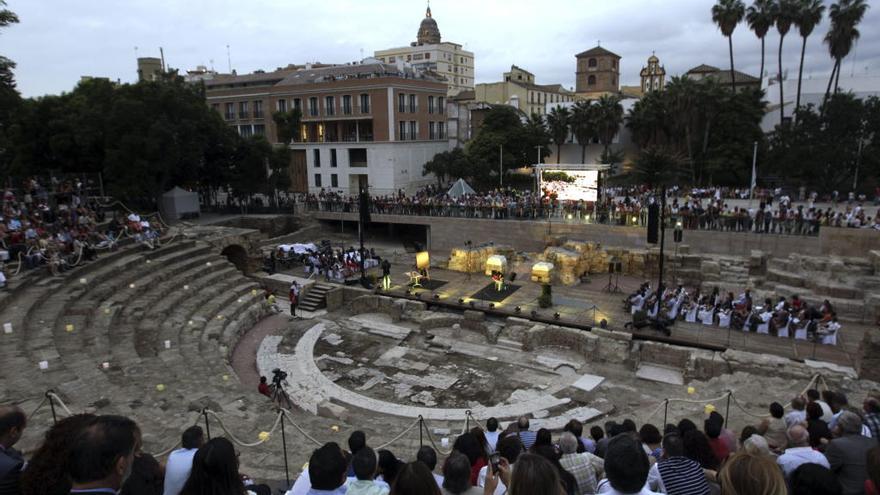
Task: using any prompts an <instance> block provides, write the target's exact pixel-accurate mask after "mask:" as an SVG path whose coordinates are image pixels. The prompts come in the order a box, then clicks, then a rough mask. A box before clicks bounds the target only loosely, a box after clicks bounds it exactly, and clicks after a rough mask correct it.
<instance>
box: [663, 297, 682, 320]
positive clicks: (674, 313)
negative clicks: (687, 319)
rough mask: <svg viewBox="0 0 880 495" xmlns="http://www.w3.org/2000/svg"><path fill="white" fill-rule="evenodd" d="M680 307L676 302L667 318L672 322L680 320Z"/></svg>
mask: <svg viewBox="0 0 880 495" xmlns="http://www.w3.org/2000/svg"><path fill="white" fill-rule="evenodd" d="M678 306H679V303H678V302H677V301H676V303H675V304H673V305H672V309H670V310H669V312H668V313H666V316H667V317H669V319H670V320H673V321H675V319H676V318H678Z"/></svg>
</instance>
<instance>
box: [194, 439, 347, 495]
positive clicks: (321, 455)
mask: <svg viewBox="0 0 880 495" xmlns="http://www.w3.org/2000/svg"><path fill="white" fill-rule="evenodd" d="M209 443H210V442H209ZM199 453H201V449H200V450H199ZM196 457H197V458H198V454H196ZM193 468H195V464H194V465H193ZM347 470H348V462H347V461H346V459H345V454H344V453H343V452H342V449H341V448H339V444H337V443H336V442H328V443H325V444H324V445H322V446H321V447H319V448H317V449H315V450H314V451H312V455H311V457H309V464H308V471H307V474H308V476H307V479H306V481H307V484H306V486H307V487H308V489H305V488H304V487H301V486H299V485H301V482H300V480H297V482H296V484H294V486H293V488H291V489H290V491H288V492H287V493H288V494H290V493H307V494H310V495H320V494H327V495H331V494H343V493H345V491H346V489H345V482H346V476H345V473H346V471H347ZM302 478H303V477H300V479H302ZM190 479H192V478H190ZM183 495H188V494H186V493H184V494H183Z"/></svg>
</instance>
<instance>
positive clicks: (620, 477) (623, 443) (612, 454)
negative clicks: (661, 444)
mask: <svg viewBox="0 0 880 495" xmlns="http://www.w3.org/2000/svg"><path fill="white" fill-rule="evenodd" d="M650 468H651V465H650V462H649V461H648V456H647V455H646V454H645V451H644V449H642V445H641V442H637V441H636V440H635V439H634V438H633V437H632V436H630V435H627V434H621V435H617V436H616V437H614V438H612V439H611V440H610V441H609V442H608V448H607V450H606V451H605V477H606V479H604V480H602V481H601V482H600V483H599V487H598V490H597V493H607V494H609V495H655V494H657V492H654V491H651V490H650V489H649V488H648V486H647V481H648V471H649V470H650Z"/></svg>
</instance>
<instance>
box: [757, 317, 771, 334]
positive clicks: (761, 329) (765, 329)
mask: <svg viewBox="0 0 880 495" xmlns="http://www.w3.org/2000/svg"><path fill="white" fill-rule="evenodd" d="M757 332H758V333H763V334H764V335H769V334H770V316H767V317H766V318H765V317H764V316H761V323H758V329H757Z"/></svg>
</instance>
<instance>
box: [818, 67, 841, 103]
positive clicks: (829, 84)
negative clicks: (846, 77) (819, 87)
mask: <svg viewBox="0 0 880 495" xmlns="http://www.w3.org/2000/svg"><path fill="white" fill-rule="evenodd" d="M839 66H840V60H838V59H834V67H832V68H831V77H830V78H828V88H827V89H825V98H823V99H822V111H823V112H824V111H825V103H827V102H828V97H829V96H831V85H832V84H834V74H835V73H837V67H839Z"/></svg>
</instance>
